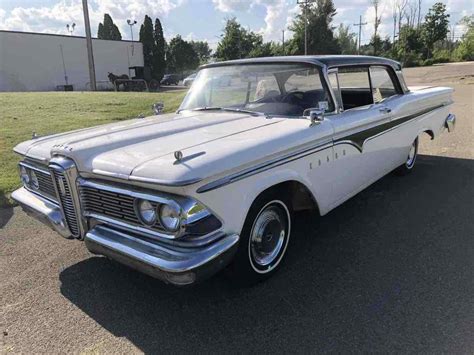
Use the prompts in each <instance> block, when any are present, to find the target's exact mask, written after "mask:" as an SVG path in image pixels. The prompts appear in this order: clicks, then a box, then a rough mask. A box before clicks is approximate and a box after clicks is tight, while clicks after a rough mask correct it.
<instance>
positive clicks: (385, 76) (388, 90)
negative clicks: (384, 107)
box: [370, 67, 397, 103]
mask: <svg viewBox="0 0 474 355" xmlns="http://www.w3.org/2000/svg"><path fill="white" fill-rule="evenodd" d="M370 79H371V80H372V96H373V99H374V102H375V103H378V102H381V101H383V100H385V99H386V98H389V97H390V96H393V95H397V90H396V88H395V85H394V84H393V80H392V78H391V77H390V74H389V73H388V71H387V69H386V68H384V67H371V68H370Z"/></svg>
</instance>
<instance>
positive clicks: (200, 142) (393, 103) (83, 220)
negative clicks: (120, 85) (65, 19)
mask: <svg viewBox="0 0 474 355" xmlns="http://www.w3.org/2000/svg"><path fill="white" fill-rule="evenodd" d="M452 92H453V90H452V89H451V88H444V87H429V88H426V87H425V88H417V89H413V88H412V89H409V88H408V87H407V86H406V84H405V82H404V80H403V76H402V72H401V66H400V64H399V63H397V62H394V61H392V60H388V59H384V58H376V57H364V56H304V57H303V56H301V57H281V58H278V57H274V58H259V59H249V60H237V61H229V62H221V63H213V64H209V65H205V66H203V67H201V68H200V70H199V72H198V74H197V76H196V78H195V80H194V83H193V85H192V87H191V89H190V90H189V92H188V93H187V95H186V97H185V99H184V101H183V103H182V104H181V107H180V108H179V110H178V111H177V112H176V113H175V114H166V115H160V116H152V117H148V118H142V119H140V118H139V119H133V120H130V121H125V122H118V123H113V124H108V125H103V126H99V127H95V128H87V129H82V130H77V131H74V132H69V133H61V134H56V135H52V136H48V137H41V138H35V139H32V140H30V141H27V142H24V143H20V144H18V145H17V146H16V147H15V152H17V153H18V154H20V155H22V157H23V158H22V161H21V162H20V175H21V180H22V182H23V187H21V188H20V189H18V190H16V191H15V192H13V194H12V197H13V199H15V200H16V201H17V202H18V203H19V204H20V205H21V206H22V207H23V208H24V209H25V210H26V211H27V212H28V213H30V214H32V215H33V216H35V217H37V218H39V219H40V220H42V221H43V222H45V223H47V224H49V225H50V226H52V227H53V228H54V229H55V230H56V231H57V232H59V234H61V235H62V236H64V237H66V238H77V239H79V240H84V242H85V245H86V247H87V248H88V249H89V250H90V251H91V252H92V253H96V254H101V255H105V256H107V257H109V258H111V259H115V260H117V261H119V262H121V263H123V264H126V265H128V266H130V267H133V268H135V269H138V270H140V271H142V272H145V273H147V274H149V275H152V276H154V277H156V278H159V279H161V280H163V281H165V282H168V283H171V284H175V285H187V284H192V283H195V282H197V281H199V280H202V279H204V278H206V277H208V276H210V275H212V274H214V273H216V272H217V271H219V270H221V269H223V268H225V267H228V269H229V270H230V271H231V274H233V275H234V277H235V278H237V279H238V280H239V281H241V282H243V283H254V282H258V281H260V280H263V279H265V278H267V277H268V276H270V275H272V274H273V273H274V272H275V271H276V270H277V269H278V267H279V266H280V265H281V261H282V260H283V259H284V257H285V253H286V250H287V247H288V244H289V243H290V242H291V240H292V238H294V237H296V236H294V235H293V234H292V231H293V228H292V223H293V222H294V211H297V210H302V209H308V208H312V209H314V211H315V213H318V214H319V215H325V214H326V213H328V212H329V211H330V210H332V209H333V208H335V207H337V206H338V205H340V204H341V203H343V202H344V201H346V200H347V199H349V198H350V197H352V196H354V195H355V194H357V193H358V192H359V191H361V190H362V189H364V188H366V187H367V186H369V185H370V184H372V183H373V182H375V181H376V180H378V179H380V178H381V177H382V176H384V175H386V174H387V173H389V172H391V171H392V170H395V171H396V172H398V173H399V174H406V173H409V172H410V171H411V170H412V169H413V168H414V166H415V162H416V156H417V151H418V137H419V136H420V135H421V134H424V133H427V134H428V135H430V136H431V138H435V137H436V136H438V135H439V134H440V133H441V132H442V131H444V130H445V129H447V130H448V131H451V130H453V128H454V124H455V116H454V115H452V114H451V113H450V112H449V110H450V105H451V104H452Z"/></svg>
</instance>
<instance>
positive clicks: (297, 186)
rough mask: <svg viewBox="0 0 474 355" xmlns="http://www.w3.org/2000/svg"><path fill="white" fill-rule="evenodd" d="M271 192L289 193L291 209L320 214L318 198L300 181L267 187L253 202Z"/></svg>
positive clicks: (291, 180)
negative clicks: (308, 210) (313, 211)
mask: <svg viewBox="0 0 474 355" xmlns="http://www.w3.org/2000/svg"><path fill="white" fill-rule="evenodd" d="M270 191H276V192H281V193H287V194H288V197H289V198H290V200H291V204H292V205H291V207H292V209H293V210H294V211H300V210H306V209H314V210H315V211H316V212H317V213H318V214H320V209H319V204H318V201H317V199H316V197H315V196H314V194H313V193H312V192H311V190H310V189H309V188H308V187H307V186H306V184H305V183H303V182H301V181H299V180H295V179H288V180H284V181H281V182H278V183H274V184H273V185H270V186H267V187H266V188H264V189H262V190H261V191H260V192H259V193H258V194H256V196H255V198H254V200H253V202H255V201H256V200H257V199H258V198H260V196H262V195H263V194H265V193H268V192H270ZM253 202H252V204H253ZM249 209H250V208H249ZM247 213H248V212H247Z"/></svg>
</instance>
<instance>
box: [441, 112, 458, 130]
mask: <svg viewBox="0 0 474 355" xmlns="http://www.w3.org/2000/svg"><path fill="white" fill-rule="evenodd" d="M444 125H445V127H446V128H447V129H448V132H453V131H454V127H455V126H456V115H453V114H452V113H450V114H449V115H448V117H446V121H445V123H444Z"/></svg>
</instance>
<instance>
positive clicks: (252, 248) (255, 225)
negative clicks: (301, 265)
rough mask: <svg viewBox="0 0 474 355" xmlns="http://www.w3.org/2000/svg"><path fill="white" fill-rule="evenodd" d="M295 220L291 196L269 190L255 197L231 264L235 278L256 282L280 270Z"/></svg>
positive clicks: (245, 281) (248, 283)
mask: <svg viewBox="0 0 474 355" xmlns="http://www.w3.org/2000/svg"><path fill="white" fill-rule="evenodd" d="M291 222H292V209H291V204H290V201H289V199H288V198H286V197H284V196H281V194H278V193H276V192H267V193H264V194H262V195H261V196H259V197H258V198H257V199H256V200H255V202H254V203H253V204H252V207H251V208H250V210H249V213H248V215H247V218H246V220H245V223H244V227H243V229H242V233H241V236H240V243H239V249H238V251H237V254H236V257H235V259H234V261H233V263H232V264H231V265H230V271H231V276H233V277H234V278H235V281H237V282H238V283H240V284H241V285H253V284H255V283H258V282H260V281H263V280H265V279H267V278H268V277H270V276H272V275H273V274H274V273H275V272H276V271H277V270H278V268H279V267H280V266H281V262H282V261H283V259H284V257H285V254H286V250H287V248H288V243H289V241H290V235H291Z"/></svg>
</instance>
